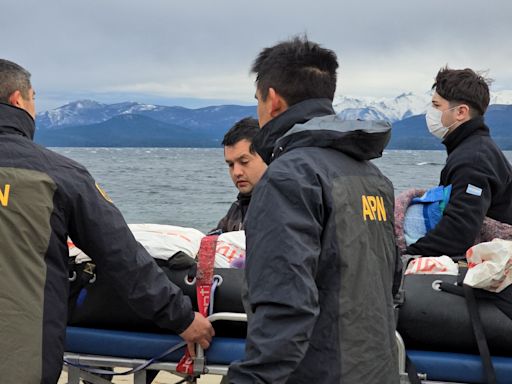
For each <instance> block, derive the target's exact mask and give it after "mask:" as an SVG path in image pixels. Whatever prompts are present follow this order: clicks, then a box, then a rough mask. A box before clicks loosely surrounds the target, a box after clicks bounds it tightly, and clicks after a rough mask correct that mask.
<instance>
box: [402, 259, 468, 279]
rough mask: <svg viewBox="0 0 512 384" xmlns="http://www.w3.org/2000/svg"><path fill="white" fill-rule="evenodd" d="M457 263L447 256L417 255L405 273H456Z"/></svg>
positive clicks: (457, 271)
mask: <svg viewBox="0 0 512 384" xmlns="http://www.w3.org/2000/svg"><path fill="white" fill-rule="evenodd" d="M458 273H459V267H458V265H457V264H456V263H455V262H454V261H453V260H452V259H451V257H448V256H430V257H418V258H416V259H413V260H412V261H411V262H410V263H409V265H408V266H407V269H406V270H405V274H406V275H455V276H456V275H457V274H458Z"/></svg>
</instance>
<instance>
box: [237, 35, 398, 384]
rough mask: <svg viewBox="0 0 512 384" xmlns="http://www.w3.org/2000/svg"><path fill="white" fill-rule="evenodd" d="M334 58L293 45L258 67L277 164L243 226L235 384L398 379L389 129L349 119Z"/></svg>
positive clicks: (267, 149) (262, 58)
mask: <svg viewBox="0 0 512 384" xmlns="http://www.w3.org/2000/svg"><path fill="white" fill-rule="evenodd" d="M337 67H338V63H337V58H336V55H335V53H334V52H332V51H330V50H327V49H324V48H322V47H320V46H319V45H318V44H316V43H313V42H310V41H308V40H307V39H306V38H294V39H292V40H290V41H286V42H282V43H280V44H278V45H276V46H274V47H271V48H266V49H264V50H263V51H262V52H261V53H260V54H259V56H258V57H257V59H256V61H255V62H254V64H253V67H252V71H253V72H255V73H256V97H257V100H258V118H259V123H260V126H261V131H260V133H259V135H258V136H257V137H256V138H255V139H254V142H253V144H254V146H255V148H256V150H257V151H258V152H259V153H260V155H261V157H262V158H263V160H264V161H265V162H267V163H268V164H269V167H268V169H267V171H266V172H265V174H264V175H263V177H262V178H261V180H260V181H259V183H258V185H257V186H256V188H255V189H254V191H253V195H252V200H251V205H250V207H249V211H248V213H247V219H246V227H245V230H246V235H247V259H246V280H247V304H248V306H247V308H246V309H247V311H248V314H249V322H248V335H247V344H246V354H245V359H244V360H243V361H242V362H239V363H235V364H233V365H232V366H231V368H230V372H229V382H230V383H235V384H243V383H273V384H278V383H299V384H300V383H308V384H309V383H324V384H334V383H358V384H365V383H367V384H375V383H398V382H399V375H398V362H397V354H396V342H395V334H394V318H393V304H392V301H393V300H392V292H391V290H392V281H393V270H394V264H395V259H396V254H395V242H394V234H393V201H394V197H393V186H392V184H391V182H390V181H389V180H388V179H387V178H386V177H384V176H383V175H382V173H381V172H380V171H379V170H378V169H377V167H376V166H374V165H373V164H372V163H370V162H369V160H370V159H372V158H377V157H379V156H381V154H382V151H383V149H384V147H385V145H386V144H387V142H388V140H389V137H390V125H389V124H388V123H384V122H363V121H341V120H340V119H339V118H338V117H337V116H336V114H335V112H334V110H333V107H332V101H333V97H334V92H335V88H336V69H337Z"/></svg>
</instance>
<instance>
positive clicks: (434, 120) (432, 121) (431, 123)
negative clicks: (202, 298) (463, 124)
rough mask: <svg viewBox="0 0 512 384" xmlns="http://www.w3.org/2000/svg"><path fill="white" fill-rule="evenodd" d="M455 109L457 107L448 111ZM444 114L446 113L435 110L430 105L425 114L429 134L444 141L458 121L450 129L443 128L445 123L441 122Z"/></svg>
mask: <svg viewBox="0 0 512 384" xmlns="http://www.w3.org/2000/svg"><path fill="white" fill-rule="evenodd" d="M455 108H457V107H453V108H450V109H447V110H446V111H451V110H452V109H455ZM443 112H444V111H440V110H439V109H437V108H434V107H433V106H432V105H429V106H428V107H427V113H426V114H425V120H426V121H427V127H428V130H429V132H430V133H431V134H432V135H434V136H435V137H437V138H439V139H443V138H444V137H445V136H446V134H447V133H448V131H449V129H450V128H451V127H453V126H454V125H455V124H456V123H457V121H454V122H453V124H451V125H450V126H448V127H445V126H443V123H442V122H441V119H442V117H443Z"/></svg>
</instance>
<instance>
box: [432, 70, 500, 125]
mask: <svg viewBox="0 0 512 384" xmlns="http://www.w3.org/2000/svg"><path fill="white" fill-rule="evenodd" d="M491 81H492V80H490V79H486V78H484V77H483V76H482V75H481V74H479V73H477V72H475V71H473V70H472V69H470V68H465V69H450V68H448V66H446V67H443V68H441V69H440V70H439V72H438V73H437V76H436V81H435V83H434V85H432V89H435V91H436V92H437V93H438V94H439V96H441V97H442V98H443V99H446V100H448V102H449V103H450V106H451V105H452V104H455V103H466V104H469V106H470V107H471V109H473V110H474V111H473V113H472V117H475V116H476V115H483V114H484V113H485V111H486V110H487V107H488V106H489V101H490V95H489V84H490V83H491ZM475 111H476V112H477V113H474V112H475Z"/></svg>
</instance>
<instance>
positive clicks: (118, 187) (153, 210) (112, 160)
mask: <svg viewBox="0 0 512 384" xmlns="http://www.w3.org/2000/svg"><path fill="white" fill-rule="evenodd" d="M53 150H54V151H56V152H59V153H61V154H63V155H65V156H67V157H70V158H72V159H74V160H76V161H78V162H80V163H82V164H83V165H85V166H86V167H87V168H88V169H89V171H90V172H91V174H92V175H93V176H94V178H95V179H96V181H97V182H98V183H99V184H100V185H101V186H102V187H103V189H105V190H106V191H107V193H108V194H109V195H110V197H111V198H112V200H113V201H114V203H115V204H116V206H117V207H118V208H119V209H120V210H121V212H122V213H123V215H124V217H125V219H126V221H127V222H128V223H157V224H170V225H179V226H185V227H193V228H197V229H199V230H201V231H203V232H207V231H208V230H209V229H211V228H213V227H214V226H215V225H216V224H217V222H218V220H219V219H220V218H221V217H222V216H224V215H225V214H226V212H227V210H228V208H229V206H230V205H231V203H232V202H233V201H234V200H235V198H236V195H237V191H236V189H235V187H234V185H233V184H232V182H231V179H230V177H229V175H228V169H227V166H226V164H225V163H224V157H223V149H222V148H53ZM505 153H506V155H507V157H508V159H509V160H512V152H505ZM445 160H446V152H444V151H405V150H396V151H386V152H385V153H384V156H383V157H382V158H380V159H377V160H375V161H374V162H375V164H376V165H377V166H378V167H379V168H380V169H381V170H382V172H383V173H384V174H385V175H386V176H387V177H389V178H390V179H391V181H392V182H393V184H394V186H395V192H396V193H399V192H401V191H403V190H405V189H407V188H411V187H416V188H430V187H433V186H435V185H437V184H438V182H439V173H440V172H441V169H442V167H443V165H444V162H445Z"/></svg>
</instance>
